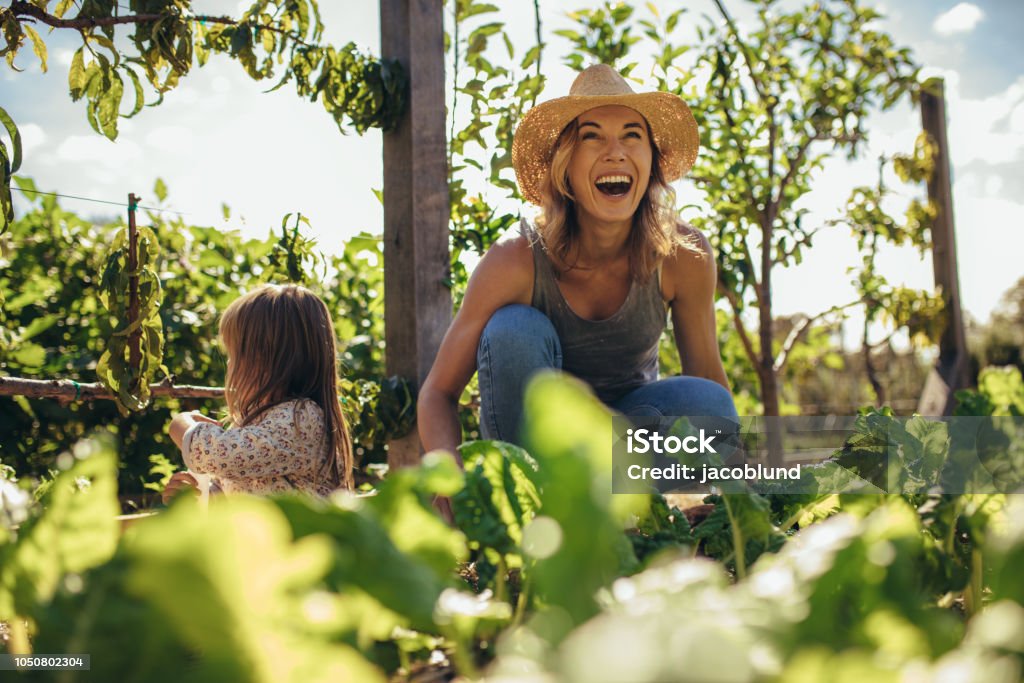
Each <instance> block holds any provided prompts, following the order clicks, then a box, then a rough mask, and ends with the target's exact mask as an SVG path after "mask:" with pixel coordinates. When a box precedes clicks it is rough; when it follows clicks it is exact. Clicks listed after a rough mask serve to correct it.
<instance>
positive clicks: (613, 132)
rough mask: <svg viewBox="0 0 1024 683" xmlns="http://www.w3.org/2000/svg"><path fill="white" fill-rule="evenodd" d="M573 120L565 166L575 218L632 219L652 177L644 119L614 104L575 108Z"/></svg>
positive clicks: (620, 220) (649, 143)
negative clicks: (574, 126)
mask: <svg viewBox="0 0 1024 683" xmlns="http://www.w3.org/2000/svg"><path fill="white" fill-rule="evenodd" d="M576 124H577V130H578V132H577V140H576V147H575V148H574V149H573V152H572V156H571V157H570V158H569V168H568V172H569V184H570V186H571V188H572V193H573V196H574V197H575V200H576V207H577V212H578V218H579V220H580V221H581V222H584V221H594V220H596V221H601V222H607V223H612V222H622V221H632V218H633V214H634V213H636V209H637V207H638V206H639V205H640V200H641V199H642V198H643V196H644V194H646V192H647V185H648V183H649V182H650V179H651V157H652V153H651V141H650V136H649V135H648V133H647V122H646V121H645V120H644V117H643V116H641V115H640V114H639V113H637V112H636V111H635V110H633V109H630V108H629V107H623V106H621V105H617V104H613V105H608V106H604V107H597V108H596V109H591V110H589V111H586V112H584V113H582V114H580V116H578V117H577V118H576Z"/></svg>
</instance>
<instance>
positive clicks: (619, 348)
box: [520, 220, 667, 403]
mask: <svg viewBox="0 0 1024 683" xmlns="http://www.w3.org/2000/svg"><path fill="white" fill-rule="evenodd" d="M520 232H521V233H522V234H523V235H524V236H525V237H526V238H527V239H528V240H529V241H530V245H531V247H532V248H533V299H532V301H531V302H530V304H531V305H532V306H533V307H534V308H536V309H537V310H539V311H540V312H541V313H543V314H544V315H546V316H547V317H548V319H549V320H551V323H552V325H554V327H555V331H556V332H557V333H558V339H559V341H560V342H561V345H562V369H563V370H565V371H566V372H568V373H569V374H571V375H574V376H576V377H579V378H580V379H582V380H583V381H585V382H586V383H587V384H589V385H590V386H591V387H593V389H594V391H595V393H597V396H598V398H600V399H601V400H602V401H604V402H606V403H608V402H610V401H614V400H616V399H618V398H620V397H622V396H623V395H625V394H626V393H628V392H629V391H632V390H633V389H636V388H637V387H640V386H643V385H644V384H649V383H651V382H653V381H655V380H657V379H658V341H659V340H660V339H661V333H662V332H663V331H664V329H665V323H666V313H667V308H666V306H665V302H664V300H663V299H662V297H661V284H660V282H659V277H657V276H655V277H651V278H650V279H649V280H648V282H647V284H641V283H640V282H638V281H636V280H634V281H633V282H632V284H631V285H630V287H629V294H627V295H626V300H625V301H624V302H623V304H622V306H621V307H620V308H619V310H618V311H616V312H615V313H614V314H613V315H612V316H611V317H610V318H606V319H604V320H587V319H585V318H581V317H580V316H578V315H576V313H575V312H574V311H573V310H572V308H570V307H569V304H568V302H566V300H565V297H564V296H562V291H561V290H560V289H559V288H558V282H557V280H556V273H555V267H554V264H552V262H551V259H550V258H548V255H547V250H546V249H545V248H544V243H543V242H542V241H541V239H540V235H538V234H537V232H536V231H535V230H534V229H533V228H532V227H531V226H529V225H528V224H527V222H526V221H525V220H524V221H523V222H522V225H521V227H520ZM659 270H660V269H659ZM658 275H660V272H659V273H658Z"/></svg>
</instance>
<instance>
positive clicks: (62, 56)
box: [53, 48, 75, 67]
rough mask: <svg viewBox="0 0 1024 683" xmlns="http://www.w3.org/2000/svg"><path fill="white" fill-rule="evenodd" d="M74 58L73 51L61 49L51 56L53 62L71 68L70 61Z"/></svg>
mask: <svg viewBox="0 0 1024 683" xmlns="http://www.w3.org/2000/svg"><path fill="white" fill-rule="evenodd" d="M74 58H75V51H74V50H69V49H67V48H61V49H60V50H57V52H56V53H55V54H54V55H53V61H55V62H57V63H58V64H60V65H61V66H65V67H67V66H71V60H72V59H74Z"/></svg>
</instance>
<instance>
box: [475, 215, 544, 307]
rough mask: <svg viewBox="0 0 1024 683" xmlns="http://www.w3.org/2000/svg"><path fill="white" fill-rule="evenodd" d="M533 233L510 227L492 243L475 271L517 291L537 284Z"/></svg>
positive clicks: (489, 279)
mask: <svg viewBox="0 0 1024 683" xmlns="http://www.w3.org/2000/svg"><path fill="white" fill-rule="evenodd" d="M534 239H535V238H534V236H533V234H532V233H530V232H527V231H525V230H518V231H512V230H510V231H509V232H508V233H506V234H505V235H504V236H503V237H502V238H501V239H499V240H498V241H497V242H495V243H494V244H492V245H491V247H490V249H488V250H487V253H486V254H485V255H484V257H483V259H482V260H481V261H480V264H479V265H478V266H477V268H476V272H474V276H477V272H479V274H480V276H481V277H486V279H487V280H488V281H490V282H492V283H493V284H504V285H505V286H509V287H511V288H512V289H514V290H516V291H517V292H518V291H519V290H522V289H532V286H533V263H534V261H533V240H534Z"/></svg>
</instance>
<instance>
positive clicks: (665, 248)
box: [537, 119, 703, 282]
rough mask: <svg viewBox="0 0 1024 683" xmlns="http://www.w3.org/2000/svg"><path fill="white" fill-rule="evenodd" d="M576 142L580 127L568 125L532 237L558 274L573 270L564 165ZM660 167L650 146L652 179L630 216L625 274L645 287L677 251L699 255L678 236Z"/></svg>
mask: <svg viewBox="0 0 1024 683" xmlns="http://www.w3.org/2000/svg"><path fill="white" fill-rule="evenodd" d="M648 138H650V130H649V129H648ZM578 141H579V124H578V123H577V121H576V119H573V120H572V121H571V122H570V123H569V125H568V126H566V127H565V129H563V130H562V132H561V134H559V136H558V140H557V141H556V142H555V147H554V151H553V152H552V155H551V163H550V164H549V165H548V175H547V178H546V179H545V181H544V183H543V186H542V187H543V189H542V194H543V200H544V201H543V203H542V204H541V212H540V216H539V217H538V218H537V231H538V233H539V234H540V237H541V240H542V241H543V243H544V246H545V248H546V249H547V251H548V254H550V256H551V258H552V260H553V261H554V264H555V267H556V268H557V269H558V270H559V272H560V273H562V272H565V271H566V270H569V269H571V268H573V267H574V265H575V264H572V263H569V262H568V260H569V257H570V255H571V253H572V250H573V248H574V247H575V246H576V241H577V240H578V239H579V226H578V225H577V223H576V210H575V209H576V207H575V197H573V194H572V188H571V187H570V185H569V161H570V159H571V158H572V153H573V151H574V150H575V149H576V144H577V142H578ZM660 162H661V152H660V151H659V150H658V146H657V145H655V144H654V142H653V141H652V142H651V177H650V181H649V183H648V185H647V192H646V193H644V196H643V197H642V198H641V199H640V204H639V206H637V210H636V213H635V214H633V229H632V230H631V231H630V233H629V242H628V248H629V270H630V274H631V275H632V276H633V277H634V278H635V279H637V280H639V281H641V282H647V281H648V280H649V279H650V277H651V275H652V274H653V273H654V271H655V270H657V268H658V266H659V265H660V264H661V262H662V261H663V260H664V259H665V257H666V256H669V255H670V254H672V253H673V252H674V251H675V250H676V249H677V248H680V247H681V248H683V249H687V250H690V251H694V252H696V253H701V254H703V251H702V250H701V248H700V245H699V242H698V241H696V240H695V239H692V238H691V236H683V235H681V234H680V233H679V230H678V228H677V226H678V225H679V219H678V217H677V216H676V213H675V209H674V207H675V201H676V193H675V191H674V190H673V189H672V188H671V187H670V186H669V184H668V183H666V182H665V176H664V174H663V173H662V171H661V163H660Z"/></svg>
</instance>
